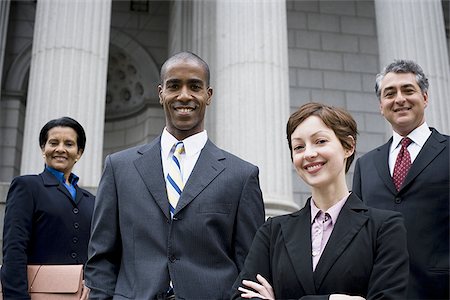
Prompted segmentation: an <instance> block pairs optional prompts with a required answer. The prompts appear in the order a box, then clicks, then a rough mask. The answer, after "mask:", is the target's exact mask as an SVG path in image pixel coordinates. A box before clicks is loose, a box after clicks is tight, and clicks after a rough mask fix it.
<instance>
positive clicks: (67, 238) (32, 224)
mask: <svg viewBox="0 0 450 300" xmlns="http://www.w3.org/2000/svg"><path fill="white" fill-rule="evenodd" d="M39 145H40V147H41V150H42V156H43V158H44V160H45V169H44V171H43V172H42V173H41V174H38V175H25V176H19V177H16V178H14V179H13V181H12V183H11V186H10V189H9V191H8V196H7V199H6V209H5V220H4V230H3V265H2V268H1V282H2V289H3V299H30V295H29V293H28V279H27V264H84V263H85V262H86V260H87V245H88V241H89V235H90V227H91V216H92V211H93V208H94V196H93V195H92V194H91V193H89V192H88V191H86V190H84V189H82V188H80V187H79V186H78V185H77V182H78V177H77V176H76V175H75V174H73V173H72V169H73V166H74V165H75V163H76V162H77V161H78V160H79V159H80V157H81V155H82V154H83V151H84V147H85V145H86V135H85V132H84V129H83V127H82V126H81V125H80V124H79V123H78V122H77V121H75V120H74V119H72V118H69V117H62V118H59V119H55V120H51V121H49V122H48V123H47V124H45V125H44V127H43V128H42V129H41V132H40V135H39Z"/></svg>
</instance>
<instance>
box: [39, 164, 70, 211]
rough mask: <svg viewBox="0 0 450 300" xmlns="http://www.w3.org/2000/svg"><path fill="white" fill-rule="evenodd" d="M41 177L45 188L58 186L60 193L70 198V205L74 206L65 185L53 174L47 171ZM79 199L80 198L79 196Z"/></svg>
mask: <svg viewBox="0 0 450 300" xmlns="http://www.w3.org/2000/svg"><path fill="white" fill-rule="evenodd" d="M41 177H42V181H43V182H44V185H45V186H56V188H57V189H58V191H60V192H61V193H63V194H64V195H65V196H66V197H67V198H68V200H69V201H70V203H71V204H72V205H73V204H74V200H73V198H72V195H71V194H70V193H69V191H68V190H67V188H66V187H64V186H63V184H62V183H61V182H59V180H58V179H57V178H56V177H55V176H54V175H53V174H52V173H50V172H49V171H47V170H45V171H44V172H42V173H41ZM77 195H78V193H77ZM77 198H78V196H77ZM77 203H78V202H77Z"/></svg>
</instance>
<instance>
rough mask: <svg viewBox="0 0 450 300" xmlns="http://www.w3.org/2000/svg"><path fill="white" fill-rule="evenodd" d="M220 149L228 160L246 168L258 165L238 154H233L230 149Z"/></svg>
mask: <svg viewBox="0 0 450 300" xmlns="http://www.w3.org/2000/svg"><path fill="white" fill-rule="evenodd" d="M219 149H220V148H219ZM220 151H222V153H223V156H224V158H225V159H227V160H228V161H230V162H232V163H233V164H235V165H241V166H242V167H244V168H251V169H254V168H257V166H255V165H254V164H252V163H251V162H248V161H246V160H244V159H242V158H240V157H238V156H236V155H235V154H232V153H230V152H228V151H225V150H223V149H220Z"/></svg>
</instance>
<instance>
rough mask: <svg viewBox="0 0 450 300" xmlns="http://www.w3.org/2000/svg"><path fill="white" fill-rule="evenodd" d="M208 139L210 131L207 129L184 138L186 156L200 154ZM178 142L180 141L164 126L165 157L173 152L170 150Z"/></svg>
mask: <svg viewBox="0 0 450 300" xmlns="http://www.w3.org/2000/svg"><path fill="white" fill-rule="evenodd" d="M207 141H208V133H207V132H206V130H203V131H202V132H199V133H197V134H194V135H191V136H190V137H188V138H186V139H184V140H182V142H183V144H184V151H185V153H186V156H187V157H189V156H194V155H196V154H198V153H199V152H200V151H201V150H202V149H203V147H204V146H205V144H206V142H207ZM177 142H179V141H178V140H177V139H176V138H175V137H174V136H173V135H172V134H171V133H170V132H169V131H167V128H164V130H163V132H162V134H161V154H162V157H163V158H168V157H169V155H170V154H171V153H170V150H172V147H173V145H174V144H175V143H177Z"/></svg>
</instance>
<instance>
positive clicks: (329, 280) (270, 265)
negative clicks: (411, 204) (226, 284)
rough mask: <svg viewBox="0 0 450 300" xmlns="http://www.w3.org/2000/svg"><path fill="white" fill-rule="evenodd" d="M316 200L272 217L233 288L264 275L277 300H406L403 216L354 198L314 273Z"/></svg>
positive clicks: (406, 261)
mask: <svg viewBox="0 0 450 300" xmlns="http://www.w3.org/2000/svg"><path fill="white" fill-rule="evenodd" d="M311 252H312V250H311V208H310V200H308V202H307V203H306V205H305V207H304V208H303V209H301V210H300V211H297V212H295V213H292V214H290V215H284V216H279V217H275V218H271V219H269V220H268V221H267V222H266V223H265V224H264V225H263V226H262V227H261V228H260V229H259V230H258V232H257V234H256V236H255V239H254V241H253V244H252V247H251V249H250V252H249V254H248V256H247V259H246V261H245V265H244V269H243V271H242V272H241V274H240V275H239V277H238V278H237V280H236V282H235V283H234V286H233V293H234V297H233V298H234V299H238V298H239V297H240V294H241V292H239V291H238V290H237V288H238V287H239V286H241V282H242V280H243V279H249V280H253V281H255V280H256V275H257V274H261V275H262V276H263V277H264V278H266V279H267V280H268V281H269V282H270V284H271V285H272V287H273V289H274V293H275V298H276V299H324V300H325V299H328V297H329V295H330V294H333V293H343V294H349V295H353V296H356V295H359V296H362V297H364V298H366V299H404V298H405V296H406V286H407V284H408V252H407V250H406V232H405V228H404V225H403V221H402V217H401V216H400V214H398V213H394V212H390V211H383V210H378V209H373V208H368V207H367V206H365V205H364V204H363V203H362V201H361V200H360V199H358V197H356V196H355V195H354V194H350V196H349V198H348V199H347V202H346V203H345V205H344V206H343V208H342V210H341V212H340V214H339V217H338V219H337V221H336V223H335V225H334V229H333V232H332V233H331V236H330V239H329V240H328V243H327V245H326V246H325V250H324V252H323V253H322V256H321V257H320V260H319V262H318V264H317V266H316V270H315V271H314V272H313V271H312V256H311Z"/></svg>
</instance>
